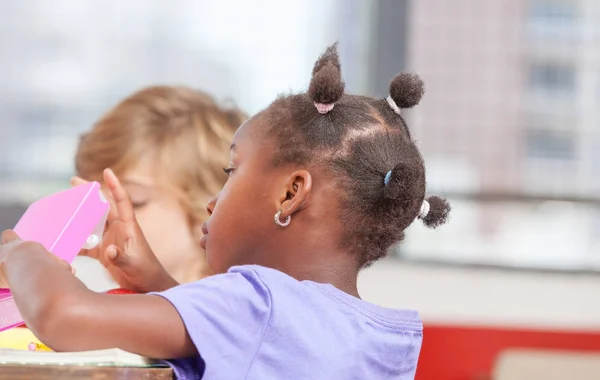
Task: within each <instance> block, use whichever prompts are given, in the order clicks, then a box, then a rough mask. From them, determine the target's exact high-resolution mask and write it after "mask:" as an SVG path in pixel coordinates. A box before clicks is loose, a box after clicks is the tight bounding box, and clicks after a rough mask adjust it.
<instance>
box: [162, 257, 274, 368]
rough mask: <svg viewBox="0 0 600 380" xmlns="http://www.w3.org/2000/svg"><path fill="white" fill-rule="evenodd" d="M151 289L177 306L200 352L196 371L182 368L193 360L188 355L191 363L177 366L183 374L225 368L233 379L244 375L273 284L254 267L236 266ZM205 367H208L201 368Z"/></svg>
mask: <svg viewBox="0 0 600 380" xmlns="http://www.w3.org/2000/svg"><path fill="white" fill-rule="evenodd" d="M153 294H155V295H158V296H161V297H164V298H165V299H167V300H168V301H169V302H171V304H173V306H174V307H175V309H177V312H178V313H179V315H180V317H181V319H182V320H183V323H184V324H185V327H186V329H187V332H188V334H189V336H190V338H191V339H192V341H193V342H194V345H195V346H196V349H197V350H198V353H199V354H200V358H197V360H195V362H197V366H196V369H195V372H196V371H197V372H196V373H195V374H193V375H191V374H190V375H191V376H187V375H184V374H183V373H182V372H185V373H189V372H190V368H189V367H190V365H189V364H190V361H189V360H185V362H186V364H185V367H187V368H175V371H176V372H178V373H179V375H180V378H200V377H198V375H200V376H202V375H204V378H209V379H210V378H213V376H214V377H217V376H215V374H219V375H220V376H221V377H222V376H223V374H224V373H226V374H227V376H226V377H227V378H232V379H234V378H235V379H238V378H239V379H243V378H244V377H245V376H246V374H247V372H248V370H249V368H250V366H251V364H252V361H253V359H254V356H255V354H256V352H257V350H258V348H259V346H260V344H261V342H262V338H263V335H264V332H265V329H266V327H267V324H268V322H269V316H270V313H271V296H270V293H269V289H268V288H267V287H266V285H265V284H264V283H263V281H262V280H261V279H260V278H259V276H258V274H257V273H256V271H254V270H253V269H249V268H242V267H238V268H233V269H232V270H231V271H230V272H228V273H226V274H222V275H215V276H211V277H207V278H205V279H203V280H200V281H196V282H193V283H189V284H185V285H180V286H177V287H175V288H172V289H169V290H167V291H165V292H161V293H153ZM178 364H183V362H182V361H178V360H174V361H172V362H171V365H172V366H174V367H178ZM201 371H203V372H204V373H203V374H201V373H200V374H198V372H201ZM224 371H225V372H224ZM181 375H183V376H181Z"/></svg>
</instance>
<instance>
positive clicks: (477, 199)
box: [0, 0, 600, 380]
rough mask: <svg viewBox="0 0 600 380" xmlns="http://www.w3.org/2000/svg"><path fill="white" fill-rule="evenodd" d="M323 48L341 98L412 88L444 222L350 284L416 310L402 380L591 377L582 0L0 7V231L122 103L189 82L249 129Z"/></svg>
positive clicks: (589, 115)
mask: <svg viewBox="0 0 600 380" xmlns="http://www.w3.org/2000/svg"><path fill="white" fill-rule="evenodd" d="M335 40H339V42H340V51H341V58H342V65H343V70H344V73H343V75H344V78H345V80H346V83H347V90H348V91H350V92H358V93H369V94H372V95H375V96H381V97H385V96H387V86H388V84H389V81H390V79H391V78H392V76H393V75H394V74H395V73H396V72H398V71H401V70H409V71H414V72H417V73H418V74H419V75H420V76H421V77H422V79H423V80H424V82H425V84H426V95H425V97H424V98H423V100H422V102H421V104H420V105H419V106H417V107H415V108H414V109H413V110H411V111H409V112H408V113H407V115H408V116H407V119H408V123H409V125H410V127H411V129H412V131H413V133H414V136H415V137H416V139H417V140H418V145H419V147H420V148H421V151H422V153H423V155H424V158H425V161H426V165H427V170H428V191H429V192H430V193H432V194H441V195H445V196H447V197H448V198H449V200H450V201H451V202H452V205H453V208H454V209H453V213H452V219H451V222H450V223H449V224H448V225H446V226H444V227H442V228H440V229H439V230H437V231H429V230H426V229H425V228H423V227H420V226H419V225H417V224H415V226H414V227H410V229H409V231H408V232H407V238H406V241H405V242H404V243H403V244H402V245H401V246H400V247H398V248H397V249H396V250H395V251H394V254H393V257H390V258H389V259H386V260H384V261H383V262H381V263H379V264H377V265H375V266H374V267H373V268H371V269H369V270H367V271H365V273H364V274H363V275H362V277H361V291H362V294H363V297H364V298H365V299H367V300H369V301H372V302H375V303H379V304H383V305H387V306H395V307H405V308H416V309H418V310H420V312H421V314H422V317H423V320H424V322H425V326H426V328H425V340H424V346H423V351H422V356H421V361H420V364H419V370H418V372H417V378H418V379H432V380H433V379H436V380H439V379H453V380H454V379H488V378H497V379H504V378H510V379H521V378H528V379H536V378H540V379H541V378H544V379H549V378H550V377H547V376H549V375H539V376H540V377H535V376H534V375H533V374H534V373H535V370H532V369H527V368H524V367H523V369H522V370H520V371H519V370H518V371H516V372H515V371H513V372H510V371H509V372H510V373H511V375H510V377H502V376H508V375H506V374H507V373H509V372H506V369H505V368H511V369H512V368H521V367H519V365H521V364H522V362H519V360H520V359H519V358H520V356H519V355H525V357H527V356H526V355H529V354H531V353H530V352H529V351H522V350H521V351H522V352H521V351H518V352H517V353H518V355H516V357H517V359H514V356H511V355H512V354H513V353H514V352H515V351H514V350H515V349H516V348H519V349H527V350H534V351H535V350H537V351H539V352H536V353H534V354H536V355H538V354H539V355H543V354H544V352H545V350H550V349H552V350H559V351H560V352H563V351H564V355H562V356H560V357H562V358H565V360H566V362H568V363H571V364H569V365H572V363H574V362H572V361H570V362H569V360H584V361H585V360H588V359H589V360H590V361H591V363H596V362H595V361H594V360H597V361H600V359H598V358H595V357H594V355H593V354H594V353H597V354H598V355H600V303H599V302H598V301H597V295H598V294H600V196H599V195H598V191H599V190H600V107H599V106H600V2H598V1H596V0H508V1H507V0H419V1H417V0H413V1H410V0H379V1H368V0H305V1H301V2H299V1H298V2H291V1H276V0H255V1H243V0H239V1H237V0H222V1H219V2H216V1H199V0H170V1H166V0H143V1H142V0H130V1H126V2H124V1H118V0H105V1H91V0H54V1H52V2H48V1H44V0H28V1H21V2H16V1H13V2H8V1H3V2H0V58H1V59H0V228H2V229H4V228H10V227H13V226H14V223H15V222H16V221H17V220H18V218H19V216H20V215H21V214H22V212H23V211H24V208H25V207H26V206H27V205H28V204H29V203H31V202H32V201H34V200H36V199H37V198H39V197H41V196H44V195H47V194H49V193H52V192H54V191H58V190H61V189H64V188H66V187H68V186H69V183H68V180H69V178H70V176H71V175H72V174H73V171H74V167H73V156H74V153H75V148H76V145H77V142H78V137H79V135H80V134H81V133H82V132H84V131H86V130H88V129H89V128H90V127H91V123H93V122H94V121H95V120H96V119H97V118H98V117H99V116H100V115H101V114H102V113H103V112H104V111H105V110H107V109H108V108H110V107H112V106H113V105H114V104H115V103H116V102H117V101H119V100H120V99H122V98H123V97H125V96H126V95H128V94H130V93H132V92H134V91H136V90H138V89H140V88H142V87H144V86H149V85H154V84H184V85H188V86H192V87H196V88H199V89H204V90H207V91H209V92H210V93H212V94H214V95H216V96H217V97H218V98H219V99H223V100H225V99H232V100H233V101H235V103H236V104H238V105H239V106H241V107H242V108H243V109H244V110H246V111H247V112H248V113H250V114H252V113H255V112H257V111H259V110H261V109H262V108H263V107H265V106H267V105H268V104H269V102H270V101H271V100H273V98H274V97H275V96H276V95H277V94H279V93H281V92H287V91H290V90H295V91H301V90H303V89H305V88H306V87H307V86H308V81H309V79H310V72H311V69H312V65H313V63H314V61H315V59H316V57H317V56H318V55H319V54H320V53H321V52H322V51H323V50H324V48H325V47H326V46H328V45H330V44H331V43H332V42H334V41H335ZM565 350H570V351H569V352H567V351H565ZM584 351H585V352H587V355H588V356H589V355H591V356H589V358H588V356H586V357H585V359H582V357H581V356H577V357H576V358H575V359H573V355H578V354H580V353H582V352H584ZM540 352H541V354H540ZM532 355H533V354H532ZM581 355H583V354H581ZM515 360H516V363H517V364H514V363H513V362H515ZM557 360H558V359H556V358H554V357H553V358H552V359H547V360H545V359H543V358H542V360H541V362H542V363H545V365H543V366H542V367H548V363H556V362H557ZM558 361H560V360H558ZM524 362H525V363H533V362H535V361H534V360H533V359H527V360H525V361H524ZM566 362H565V363H566ZM507 363H508V364H507ZM519 363H521V364H519ZM577 363H579V364H577V365H576V366H575V367H576V368H589V367H585V365H583V364H580V363H581V362H577ZM585 363H588V361H586V362H585ZM586 365H587V364H586ZM506 366H508V367H506ZM515 366H516V367H515ZM592 367H593V364H592ZM594 368H596V369H595V370H596V371H598V372H594V371H591V373H595V376H596V377H594V378H600V370H598V369H597V368H598V367H594ZM527 371H534V372H527ZM558 371H559V370H558V369H556V368H555V369H553V371H552V372H554V373H555V374H556V373H558ZM585 372H586V373H590V370H589V369H586V371H585ZM524 373H528V374H529V375H527V377H519V376H522V375H523V374H524ZM582 376H584V375H582ZM569 378H573V379H576V378H577V379H579V378H584V377H579V376H575V375H573V376H571V377H569Z"/></svg>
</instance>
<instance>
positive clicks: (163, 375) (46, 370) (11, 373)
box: [0, 364, 175, 380]
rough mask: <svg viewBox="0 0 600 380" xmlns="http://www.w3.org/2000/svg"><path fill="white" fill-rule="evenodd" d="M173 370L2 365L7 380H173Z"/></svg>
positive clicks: (1, 371)
mask: <svg viewBox="0 0 600 380" xmlns="http://www.w3.org/2000/svg"><path fill="white" fill-rule="evenodd" d="M174 378H175V376H174V374H173V370H172V369H171V368H134V367H131V368H128V367H93V366H52V365H12V364H11V365H8V364H6V365H0V379H6V380H9V379H10V380H55V379H61V380H90V379H91V380H125V379H127V380H173V379H174Z"/></svg>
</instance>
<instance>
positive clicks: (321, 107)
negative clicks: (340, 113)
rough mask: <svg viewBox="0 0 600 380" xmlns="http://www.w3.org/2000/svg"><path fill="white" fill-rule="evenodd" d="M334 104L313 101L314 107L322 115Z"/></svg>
mask: <svg viewBox="0 0 600 380" xmlns="http://www.w3.org/2000/svg"><path fill="white" fill-rule="evenodd" d="M334 105H335V103H330V104H323V103H317V102H315V107H317V111H319V113H320V114H323V115H324V114H326V113H327V112H329V111H331V110H332V109H333V106H334Z"/></svg>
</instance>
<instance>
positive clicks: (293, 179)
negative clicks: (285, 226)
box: [277, 170, 312, 220]
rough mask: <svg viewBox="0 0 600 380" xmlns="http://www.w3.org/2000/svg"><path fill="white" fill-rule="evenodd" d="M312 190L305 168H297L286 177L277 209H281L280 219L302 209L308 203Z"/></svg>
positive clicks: (310, 177) (310, 178)
mask: <svg viewBox="0 0 600 380" xmlns="http://www.w3.org/2000/svg"><path fill="white" fill-rule="evenodd" d="M311 190H312V176H311V175H310V173H309V172H308V171H306V170H298V171H296V172H294V173H292V175H290V176H289V177H288V179H287V180H286V182H285V185H284V188H283V189H282V192H281V196H280V199H279V202H278V203H279V204H278V205H277V206H278V210H281V216H280V217H281V219H282V220H285V218H287V217H288V216H290V215H292V214H294V213H296V212H298V211H300V210H302V209H303V208H305V207H306V205H307V204H308V198H309V196H310V192H311Z"/></svg>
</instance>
